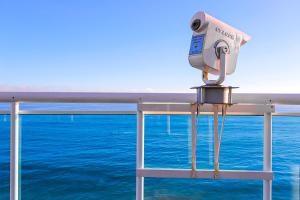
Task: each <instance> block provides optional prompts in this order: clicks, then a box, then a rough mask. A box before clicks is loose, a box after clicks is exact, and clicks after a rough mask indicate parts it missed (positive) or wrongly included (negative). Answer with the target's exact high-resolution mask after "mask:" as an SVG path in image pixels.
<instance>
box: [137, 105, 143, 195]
mask: <svg viewBox="0 0 300 200" xmlns="http://www.w3.org/2000/svg"><path fill="white" fill-rule="evenodd" d="M143 168H144V113H143V111H141V110H140V108H139V106H138V111H137V138H136V169H143ZM136 200H144V177H141V176H136Z"/></svg>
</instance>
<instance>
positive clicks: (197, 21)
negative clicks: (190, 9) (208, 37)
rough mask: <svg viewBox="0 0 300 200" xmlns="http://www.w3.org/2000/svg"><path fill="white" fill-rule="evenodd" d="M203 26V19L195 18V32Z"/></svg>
mask: <svg viewBox="0 0 300 200" xmlns="http://www.w3.org/2000/svg"><path fill="white" fill-rule="evenodd" d="M200 26H201V20H200V19H195V20H194V21H193V23H192V25H191V29H192V30H193V31H195V32H197V31H198V30H199V28H200Z"/></svg>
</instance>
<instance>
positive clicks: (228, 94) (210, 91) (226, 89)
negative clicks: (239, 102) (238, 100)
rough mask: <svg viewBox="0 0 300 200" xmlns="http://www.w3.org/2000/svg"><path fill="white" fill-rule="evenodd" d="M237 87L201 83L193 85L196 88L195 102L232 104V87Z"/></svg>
mask: <svg viewBox="0 0 300 200" xmlns="http://www.w3.org/2000/svg"><path fill="white" fill-rule="evenodd" d="M234 88H237V87H232V86H222V85H203V86H200V87H193V88H192V89H196V90H197V103H200V104H205V103H207V104H229V105H230V104H232V89H234Z"/></svg>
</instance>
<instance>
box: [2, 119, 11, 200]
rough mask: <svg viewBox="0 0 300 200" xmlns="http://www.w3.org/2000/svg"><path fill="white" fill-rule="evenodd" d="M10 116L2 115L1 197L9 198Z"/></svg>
mask: <svg viewBox="0 0 300 200" xmlns="http://www.w3.org/2000/svg"><path fill="white" fill-rule="evenodd" d="M9 126H10V116H9V115H0V199H4V200H8V199H9V160H10V149H9V148H10V141H9V129H10V128H9Z"/></svg>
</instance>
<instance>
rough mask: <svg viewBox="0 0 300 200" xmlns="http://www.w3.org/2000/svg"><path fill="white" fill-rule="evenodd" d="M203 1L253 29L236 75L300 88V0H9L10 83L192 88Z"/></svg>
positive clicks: (5, 23) (1, 20)
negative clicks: (193, 24) (193, 48)
mask: <svg viewBox="0 0 300 200" xmlns="http://www.w3.org/2000/svg"><path fill="white" fill-rule="evenodd" d="M225 2H226V3H225ZM199 10H203V11H206V12H207V13H209V14H210V15H212V16H214V17H216V18H219V19H221V20H223V21H225V22H227V23H229V24H231V25H232V26H234V27H236V28H238V29H240V30H242V31H244V32H246V33H247V34H249V35H251V36H252V40H251V41H249V43H247V44H246V45H245V46H243V47H242V48H241V51H240V55H239V60H238V65H237V69H236V72H235V73H234V74H233V75H231V76H230V77H228V79H227V81H226V84H228V85H233V86H239V87H240V89H239V92H294V93H299V92H300V64H299V62H300V51H299V49H300V46H299V45H300V39H299V38H300V22H299V21H300V11H299V10H300V1H299V0H295V1H292V0H291V1H290V0H287V1H280V0H277V1H276V0H265V1H263V0H252V1H231V0H226V1H217V0H215V1H213V0H210V1H200V0H197V1H192V0H190V1H188V0H184V1H182V0H177V1H175V0H159V1H158V0H157V1H155V0H147V1H142V0H139V1H133V0H130V1H126V0H119V1H111V0H36V1H32V0H26V1H13V0H10V1H5V0H2V1H1V2H0V27H1V29H0V30H1V31H0V76H1V77H0V90H2V91H7V90H47V91H131V92H134V91H164V92H165V91H170V92H174V91H177V92H186V91H190V90H189V88H190V87H191V86H195V85H201V84H202V83H201V72H200V71H198V70H196V69H194V68H192V67H190V65H189V63H188V60H187V55H188V50H189V45H190V39H191V30H190V28H189V21H190V18H191V17H192V15H193V14H194V13H195V12H196V11H199Z"/></svg>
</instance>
